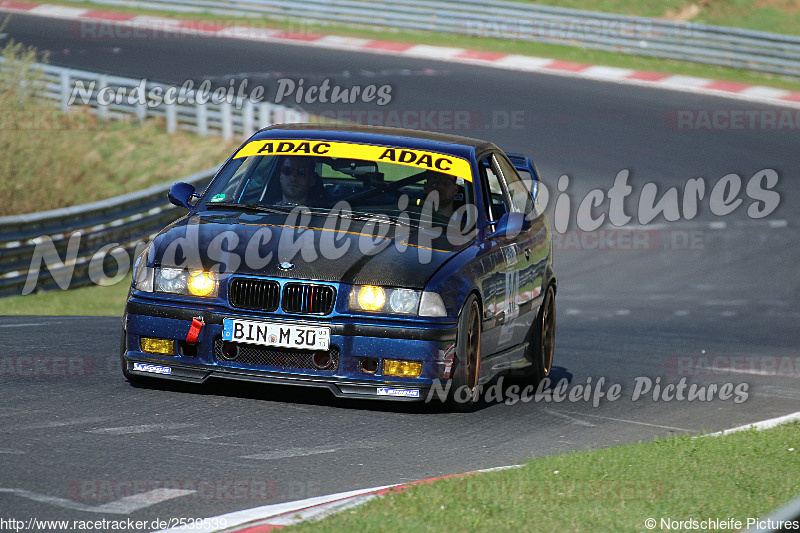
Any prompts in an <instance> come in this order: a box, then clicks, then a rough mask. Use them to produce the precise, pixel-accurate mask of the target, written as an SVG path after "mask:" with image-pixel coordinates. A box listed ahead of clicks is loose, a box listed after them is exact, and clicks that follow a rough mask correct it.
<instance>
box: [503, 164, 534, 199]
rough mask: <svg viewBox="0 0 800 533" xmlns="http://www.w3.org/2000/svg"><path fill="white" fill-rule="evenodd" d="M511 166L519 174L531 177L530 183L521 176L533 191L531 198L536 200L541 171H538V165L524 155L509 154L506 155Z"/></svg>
mask: <svg viewBox="0 0 800 533" xmlns="http://www.w3.org/2000/svg"><path fill="white" fill-rule="evenodd" d="M506 155H507V156H508V159H509V161H511V164H512V165H514V168H516V169H517V170H518V171H519V172H523V173H526V174H528V175H530V177H531V180H532V182H530V181H529V180H528V179H527V178H526V177H525V176H524V175H523V176H520V177H521V178H522V181H524V182H525V184H526V185H527V186H528V189H529V190H530V191H531V196H533V197H534V198H536V193H537V192H538V191H539V181H540V180H539V171H538V170H536V165H534V164H533V160H531V158H530V157H525V156H524V155H522V154H509V153H506Z"/></svg>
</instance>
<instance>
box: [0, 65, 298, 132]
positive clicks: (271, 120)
mask: <svg viewBox="0 0 800 533" xmlns="http://www.w3.org/2000/svg"><path fill="white" fill-rule="evenodd" d="M5 68H6V67H5V61H4V58H2V57H0V69H5ZM33 68H36V69H38V70H39V71H40V72H41V79H40V84H39V86H38V87H37V91H36V95H37V96H38V97H39V98H42V99H43V100H45V101H49V102H52V103H53V104H54V105H57V106H58V107H59V108H60V109H61V111H63V112H68V111H69V110H70V108H73V107H81V106H82V107H86V108H88V109H89V110H90V112H91V113H92V114H93V115H94V116H95V117H97V119H98V120H109V119H130V118H135V119H137V120H145V119H148V118H160V119H163V120H164V121H165V123H166V129H167V132H168V133H174V132H175V131H177V130H178V129H182V130H187V131H191V132H194V133H197V134H198V135H203V136H206V135H221V136H222V137H223V138H224V139H226V140H229V139H232V138H234V137H235V136H241V137H249V136H250V135H252V134H253V133H254V132H256V131H257V130H258V129H260V128H262V127H265V126H269V125H271V124H279V123H283V122H306V121H307V120H308V117H309V115H308V113H306V112H305V111H303V110H301V109H296V108H291V107H287V106H283V105H278V104H273V103H270V102H265V101H261V102H253V101H251V100H250V99H249V98H241V97H238V96H237V97H235V98H227V97H226V98H224V99H223V98H219V99H213V98H212V99H211V100H208V98H209V94H208V93H210V92H213V91H207V92H203V91H199V90H197V89H194V88H192V89H187V90H183V91H182V90H181V88H180V87H176V86H170V85H167V84H164V83H159V82H155V81H148V80H144V81H143V80H142V79H135V78H123V77H120V76H110V75H107V74H100V73H96V72H88V71H85V70H76V69H69V68H63V67H56V66H52V65H45V64H41V63H36V64H34V65H33ZM170 88H174V89H175V90H176V93H175V96H174V97H173V98H171V100H174V102H171V103H167V102H165V101H163V100H159V99H160V98H162V95H164V94H165V92H166V91H167V90H168V89H170ZM139 93H143V96H141V97H139ZM118 94H119V95H121V97H120V98H117V97H116V96H115V95H118ZM198 97H199V98H198ZM199 100H202V103H201V102H200V101H199Z"/></svg>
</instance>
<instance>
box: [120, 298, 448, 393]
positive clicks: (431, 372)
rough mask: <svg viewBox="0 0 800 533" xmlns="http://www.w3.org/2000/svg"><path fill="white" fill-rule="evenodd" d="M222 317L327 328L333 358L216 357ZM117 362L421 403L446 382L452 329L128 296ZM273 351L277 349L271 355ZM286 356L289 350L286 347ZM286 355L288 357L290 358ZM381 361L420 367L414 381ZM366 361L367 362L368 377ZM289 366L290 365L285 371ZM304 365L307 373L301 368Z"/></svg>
mask: <svg viewBox="0 0 800 533" xmlns="http://www.w3.org/2000/svg"><path fill="white" fill-rule="evenodd" d="M193 318H201V319H202V320H203V323H204V324H203V327H202V329H201V331H200V335H199V337H198V339H197V342H196V343H192V344H189V343H186V340H185V339H186V336H187V333H188V332H189V329H190V327H191V323H192V319H193ZM224 318H242V319H249V320H262V321H269V322H284V323H287V324H289V323H291V324H294V325H300V324H302V325H309V326H326V327H330V329H331V337H330V345H331V352H333V351H334V350H335V352H336V354H337V359H338V360H337V364H336V365H335V366H333V367H332V368H327V369H326V368H314V367H309V366H310V365H302V364H298V363H296V361H297V358H296V357H288V358H287V359H286V361H295V363H292V362H288V363H285V364H284V363H283V362H281V363H280V364H275V363H276V362H277V361H264V360H259V361H258V363H254V362H253V361H244V362H242V361H231V360H226V359H225V358H224V357H221V356H220V353H221V352H220V350H221V349H220V346H221V345H222V341H221V336H222V324H223V319H224ZM123 327H124V332H125V335H124V338H123V346H122V350H121V357H122V364H123V365H124V366H125V368H126V371H127V373H128V374H130V375H140V376H148V377H156V378H163V379H172V380H179V381H187V382H193V383H203V382H205V381H206V380H207V379H209V378H212V377H213V378H222V379H234V380H240V381H255V382H261V383H271V384H284V385H286V384H288V385H299V386H310V387H319V388H327V389H328V390H330V391H331V393H332V394H334V395H335V396H337V397H341V398H358V399H381V400H394V401H424V400H426V398H427V397H428V393H429V391H430V389H431V388H432V387H434V386H435V384H437V383H439V384H441V383H443V382H444V381H446V380H448V379H449V371H450V364H451V363H452V353H453V351H454V348H455V340H456V331H457V324H455V323H452V322H438V323H433V324H432V323H430V322H427V321H423V320H419V319H415V320H402V321H395V323H390V322H389V323H387V322H386V321H380V320H376V321H366V320H364V321H359V322H358V323H355V322H354V321H353V320H352V318H351V317H333V318H324V319H317V318H316V317H307V316H302V317H301V316H293V317H287V316H279V315H275V316H271V315H268V314H259V313H253V312H240V311H238V310H237V311H230V310H227V309H214V308H209V307H201V306H198V305H185V306H181V307H175V306H173V305H170V303H169V302H160V301H158V300H150V299H148V298H140V297H137V296H132V297H131V298H130V299H129V301H128V304H127V306H126V310H125V319H124V326H123ZM142 336H146V337H155V338H159V339H172V340H174V341H175V343H174V345H175V350H174V353H173V354H172V355H156V354H151V353H145V352H143V351H142V350H141V347H140V342H139V339H140V337H142ZM269 351H270V352H272V351H279V350H269ZM286 351H291V350H290V349H286ZM290 355H292V354H290ZM384 359H400V360H406V361H415V362H421V363H422V373H421V375H420V376H419V377H415V378H403V377H396V376H384V375H382V368H383V360H384ZM365 361H369V362H371V363H372V364H373V366H372V368H370V369H369V370H374V371H367V370H365V367H366V366H368V365H365ZM287 365H288V366H287ZM303 366H305V367H303Z"/></svg>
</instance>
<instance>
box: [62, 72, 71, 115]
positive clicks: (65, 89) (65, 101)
mask: <svg viewBox="0 0 800 533" xmlns="http://www.w3.org/2000/svg"><path fill="white" fill-rule="evenodd" d="M60 78H61V112H62V113H66V112H67V111H69V90H70V82H71V81H72V76H71V75H70V73H69V70H62V71H61V76H60Z"/></svg>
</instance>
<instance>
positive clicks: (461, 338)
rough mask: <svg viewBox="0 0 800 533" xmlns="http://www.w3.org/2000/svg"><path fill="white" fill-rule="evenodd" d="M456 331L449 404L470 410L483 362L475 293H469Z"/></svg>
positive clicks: (478, 312) (479, 316)
mask: <svg viewBox="0 0 800 533" xmlns="http://www.w3.org/2000/svg"><path fill="white" fill-rule="evenodd" d="M457 335H458V337H457V338H456V351H455V356H454V357H453V371H452V378H451V386H450V393H449V394H448V396H447V406H448V408H450V409H451V410H453V411H460V412H469V411H471V410H472V409H473V407H474V406H475V403H476V401H477V400H478V397H477V396H478V392H479V388H478V383H479V382H480V366H481V308H480V304H479V303H478V298H477V297H476V296H475V294H470V295H469V297H468V298H467V301H466V302H465V303H464V307H463V308H462V309H461V315H460V316H459V317H458V333H457ZM467 393H468V394H467Z"/></svg>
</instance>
